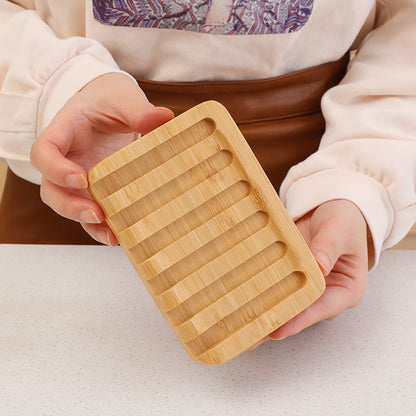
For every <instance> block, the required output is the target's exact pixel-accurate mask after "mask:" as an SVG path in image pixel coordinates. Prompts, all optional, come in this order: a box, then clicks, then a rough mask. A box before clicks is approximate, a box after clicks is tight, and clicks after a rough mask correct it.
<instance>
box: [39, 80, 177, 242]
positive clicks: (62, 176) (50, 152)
mask: <svg viewBox="0 0 416 416" xmlns="http://www.w3.org/2000/svg"><path fill="white" fill-rule="evenodd" d="M173 116H174V115H173V113H172V111H170V110H168V109H166V108H162V107H154V106H153V105H152V104H150V103H149V101H148V100H147V98H146V96H145V95H144V93H143V91H142V90H141V89H140V88H139V86H138V85H137V83H136V82H134V81H133V80H132V79H131V78H130V77H128V76H126V75H124V74H122V73H110V74H105V75H102V76H100V77H98V78H96V79H94V80H93V81H91V82H90V83H89V84H87V85H86V86H85V87H84V88H83V89H82V90H80V91H79V92H78V93H77V94H75V95H74V96H73V97H72V98H71V99H69V100H68V101H67V103H66V104H65V105H64V106H63V107H62V108H61V109H60V110H59V112H58V113H57V114H56V116H55V117H54V119H53V120H52V122H51V123H50V124H49V126H47V127H46V128H45V130H44V131H43V132H42V133H41V134H40V136H39V137H38V138H37V140H36V141H35V143H34V144H33V146H32V151H31V161H32V164H33V165H34V166H35V168H37V169H38V170H39V171H40V173H41V174H42V182H41V190H40V193H41V198H42V201H43V202H44V203H45V204H47V205H49V206H50V207H51V208H52V209H53V210H54V211H55V212H57V213H58V214H60V215H61V216H63V217H65V218H69V219H71V220H74V221H78V222H80V223H81V225H82V226H83V227H84V229H85V230H86V231H87V232H88V234H90V235H91V237H93V238H94V239H95V240H97V241H99V242H101V243H104V244H108V245H117V244H118V241H117V239H116V237H115V236H114V234H113V233H112V232H111V230H110V228H109V227H108V225H107V224H106V223H105V221H104V213H103V211H102V210H101V208H100V207H99V205H98V204H97V203H96V202H94V201H93V200H92V198H91V196H90V194H89V193H88V191H87V187H88V180H87V172H88V170H89V169H90V168H91V167H92V166H94V165H95V164H97V163H98V162H100V161H101V160H103V159H105V158H106V157H107V156H109V155H111V154H112V153H114V152H115V151H117V150H119V149H121V148H122V147H124V146H126V145H128V144H129V143H131V142H133V141H134V139H135V137H136V135H137V133H141V134H145V133H148V132H149V131H151V130H153V129H155V128H156V127H159V126H160V125H162V124H163V123H165V122H167V121H169V120H170V119H172V118H173Z"/></svg>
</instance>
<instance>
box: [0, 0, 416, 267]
mask: <svg viewBox="0 0 416 416" xmlns="http://www.w3.org/2000/svg"><path fill="white" fill-rule="evenodd" d="M351 49H357V50H358V52H357V55H356V57H355V59H354V60H353V61H352V63H351V64H350V67H349V69H348V72H347V75H346V77H345V79H344V80H343V81H342V82H341V84H340V85H339V86H336V87H334V88H332V89H331V90H330V91H328V92H327V93H326V94H325V96H324V98H323V101H322V108H323V113H324V116H325V119H326V123H327V129H326V132H325V134H324V136H323V138H322V142H321V146H320V149H319V150H318V152H316V153H315V154H314V155H312V156H310V157H309V158H308V159H307V160H306V161H304V162H302V163H300V164H298V165H296V166H294V167H293V168H292V169H291V170H290V172H289V174H288V176H287V178H286V179H285V181H284V182H283V184H282V187H281V190H280V196H281V198H282V200H283V202H284V204H285V205H286V207H287V209H288V211H289V213H290V214H291V216H292V217H293V218H294V219H297V218H299V217H301V216H302V215H304V214H305V213H307V212H308V211H310V210H311V209H313V208H315V207H316V206H318V205H320V204H322V203H323V202H325V201H328V200H331V199H339V198H344V199H348V200H351V201H352V202H354V203H355V204H356V205H357V206H358V207H359V208H360V209H361V211H362V213H363V215H364V216H365V218H366V220H367V223H368V226H369V229H370V231H371V234H372V237H373V241H374V247H375V255H376V262H377V260H378V257H379V254H380V252H381V250H382V249H384V248H388V247H390V246H392V245H394V244H395V243H397V242H398V241H399V240H400V239H401V238H402V237H404V235H405V234H406V233H407V231H408V230H409V229H410V227H411V226H412V225H413V224H414V222H415V221H416V185H415V183H416V0H384V1H376V0H348V1H346V0H261V1H260V0H257V1H255V0H182V1H178V0H112V1H108V0H93V1H88V0H71V1H59V0H20V1H19V0H18V1H5V0H0V86H1V90H0V157H1V158H3V159H5V160H6V161H7V163H8V164H9V166H10V168H11V169H12V170H13V171H14V172H15V173H16V174H18V175H19V176H21V177H23V178H25V179H27V180H29V181H32V182H34V183H40V174H39V172H37V171H36V170H35V169H34V168H33V166H31V164H30V160H29V154H30V149H31V146H32V143H33V142H34V140H35V139H36V137H37V136H38V135H39V133H40V132H41V131H42V130H43V129H44V128H45V127H46V126H47V125H48V123H49V122H50V121H51V119H52V118H53V116H54V115H55V114H56V112H57V111H58V110H59V109H60V108H61V107H62V105H64V103H65V102H66V101H67V99H68V98H69V97H71V96H72V95H73V94H75V93H76V92H77V91H79V89H81V88H82V87H83V86H84V85H85V84H87V83H88V82H89V81H91V80H92V79H94V78H96V77H98V76H100V75H102V74H105V73H108V72H115V71H124V72H126V73H129V74H132V75H134V76H138V77H141V78H147V79H152V80H157V81H196V80H233V79H240V80H241V79H260V78H267V77H273V76H277V75H281V74H284V73H288V72H291V71H295V70H299V69H302V68H307V67H310V66H314V65H319V64H322V63H326V62H329V61H334V60H337V59H339V58H340V57H341V56H343V55H344V54H345V53H346V52H347V51H348V50H351Z"/></svg>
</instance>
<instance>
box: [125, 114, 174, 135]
mask: <svg viewBox="0 0 416 416" xmlns="http://www.w3.org/2000/svg"><path fill="white" fill-rule="evenodd" d="M173 117H174V113H173V112H172V111H171V110H169V109H168V108H164V107H152V108H149V109H147V110H146V111H144V112H142V113H140V112H134V113H133V114H131V118H130V117H129V118H130V120H129V121H128V125H129V126H130V127H131V129H132V131H137V132H139V133H142V134H146V133H149V132H150V131H152V130H154V129H155V128H157V127H159V126H161V125H162V124H164V123H166V122H167V121H169V120H171V119H172V118H173Z"/></svg>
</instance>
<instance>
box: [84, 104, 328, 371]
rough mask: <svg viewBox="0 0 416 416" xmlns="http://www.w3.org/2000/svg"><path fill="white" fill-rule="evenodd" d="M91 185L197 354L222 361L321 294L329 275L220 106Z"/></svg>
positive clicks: (162, 131)
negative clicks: (318, 262) (325, 279)
mask: <svg viewBox="0 0 416 416" xmlns="http://www.w3.org/2000/svg"><path fill="white" fill-rule="evenodd" d="M89 184H90V187H89V191H90V193H91V195H92V196H93V198H94V199H95V200H96V201H97V202H98V204H99V205H100V206H101V207H102V209H103V211H104V213H105V215H106V221H107V223H108V225H109V226H110V228H111V229H112V230H113V232H114V234H115V235H116V236H117V238H118V240H119V242H120V245H121V246H122V248H123V250H124V251H125V253H126V254H127V256H128V258H129V259H130V261H131V263H132V264H133V266H134V267H135V269H136V271H137V273H138V275H139V276H140V278H141V279H142V281H143V282H144V284H145V286H146V288H147V289H148V291H149V292H150V294H151V296H152V298H153V299H154V301H155V302H156V304H157V306H158V307H159V309H160V311H161V312H162V314H163V315H164V317H165V319H166V320H167V322H168V323H169V325H170V326H171V328H172V330H173V331H174V333H175V334H176V336H177V338H178V339H179V341H180V342H181V344H182V345H183V347H184V348H185V350H186V351H187V352H188V354H189V355H190V356H191V357H192V359H194V360H195V361H197V362H199V363H205V364H221V363H224V362H226V361H228V360H230V359H231V358H233V357H235V356H237V355H238V354H240V353H241V352H243V351H245V350H246V349H248V348H250V347H251V346H252V345H254V344H255V343H256V342H258V341H259V340H261V339H262V338H264V337H266V336H267V335H268V334H269V333H271V332H272V331H273V330H275V329H277V328H278V327H279V326H281V325H282V324H284V323H285V322H287V321H288V320H289V319H291V318H292V317H294V316H295V315H297V314H298V313H299V312H301V311H302V310H303V309H305V308H306V307H308V306H309V305H310V304H311V303H313V302H314V301H315V300H316V299H318V297H319V296H320V295H321V294H322V292H323V290H324V286H325V283H324V279H323V276H322V274H321V272H320V269H319V267H318V265H317V263H316V262H315V260H314V258H313V256H312V254H311V253H310V251H309V248H308V246H307V244H306V243H305V241H304V240H303V238H302V236H301V235H300V233H299V232H298V230H297V228H296V226H295V224H294V223H293V221H292V220H291V218H290V217H289V215H288V213H287V211H286V210H285V208H284V206H283V204H282V203H281V201H280V199H279V197H278V195H277V193H276V191H275V189H274V188H273V186H272V185H271V183H270V182H269V180H268V178H267V176H266V174H265V173H264V171H263V169H262V168H261V166H260V164H259V162H258V161H257V159H256V158H255V156H254V154H253V153H252V151H251V149H250V147H249V146H248V144H247V142H246V141H245V139H244V137H243V136H242V134H241V132H240V131H239V129H238V127H237V126H236V124H235V123H234V121H233V120H232V118H231V116H230V115H229V113H228V112H227V110H226V109H225V108H224V107H223V106H222V105H221V104H219V103H217V102H214V101H208V102H205V103H202V104H200V105H198V106H196V107H194V108H192V109H191V110H189V111H187V112H185V113H183V114H181V115H180V116H178V117H176V118H174V119H173V120H171V121H169V122H167V123H166V124H164V125H163V126H161V127H159V128H157V129H156V130H154V131H152V132H150V133H149V134H147V135H145V136H143V137H142V138H140V139H139V140H136V141H135V142H133V143H132V144H130V145H128V146H126V147H125V148H123V149H121V150H120V151H118V152H117V153H114V154H113V155H111V156H110V157H108V158H107V159H105V160H103V161H102V162H100V163H99V164H97V165H96V166H94V167H93V168H92V169H91V170H90V172H89Z"/></svg>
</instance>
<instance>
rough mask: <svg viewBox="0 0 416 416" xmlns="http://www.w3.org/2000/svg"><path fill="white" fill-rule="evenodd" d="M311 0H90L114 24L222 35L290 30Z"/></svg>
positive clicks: (302, 22) (306, 14)
mask: <svg viewBox="0 0 416 416" xmlns="http://www.w3.org/2000/svg"><path fill="white" fill-rule="evenodd" d="M313 3H314V2H313V0H93V10H94V17H95V19H96V20H98V21H99V22H101V23H103V24H108V25H113V26H130V27H146V28H160V29H178V30H191V31H194V32H204V33H216V34H221V35H255V34H276V33H290V32H295V31H297V30H299V29H301V28H302V27H303V26H304V25H305V23H306V22H307V21H308V19H309V17H310V15H311V13H312V8H313Z"/></svg>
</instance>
